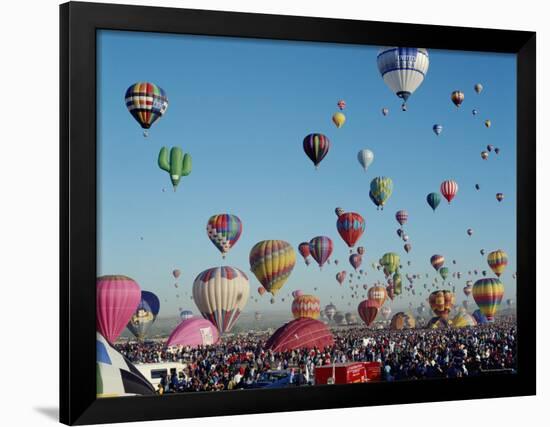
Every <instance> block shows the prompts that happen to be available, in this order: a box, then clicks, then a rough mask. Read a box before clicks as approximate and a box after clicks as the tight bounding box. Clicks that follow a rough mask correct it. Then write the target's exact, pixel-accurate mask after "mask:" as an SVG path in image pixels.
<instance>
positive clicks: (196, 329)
mask: <svg viewBox="0 0 550 427" xmlns="http://www.w3.org/2000/svg"><path fill="white" fill-rule="evenodd" d="M219 339H220V334H219V332H218V329H217V328H216V326H214V324H213V323H212V322H210V321H209V320H206V319H203V318H201V317H191V318H189V319H186V320H183V321H182V322H181V323H180V324H179V325H178V326H176V328H175V329H174V330H173V331H172V333H171V334H170V336H169V337H168V340H167V341H166V347H172V346H178V345H182V346H186V347H187V346H189V347H198V346H204V345H214V344H216V343H217V342H218V341H219Z"/></svg>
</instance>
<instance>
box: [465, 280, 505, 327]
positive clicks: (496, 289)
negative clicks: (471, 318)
mask: <svg viewBox="0 0 550 427" xmlns="http://www.w3.org/2000/svg"><path fill="white" fill-rule="evenodd" d="M472 295H473V297H474V301H475V302H476V304H477V305H478V307H479V310H480V311H481V313H482V314H483V315H484V316H485V317H486V318H487V320H488V321H489V322H491V321H492V320H493V319H494V317H495V313H496V312H497V310H498V308H499V307H500V303H501V301H502V297H503V296H504V285H503V284H502V282H501V281H500V280H498V279H494V278H487V279H479V280H478V281H477V282H476V283H475V284H474V287H473V289H472Z"/></svg>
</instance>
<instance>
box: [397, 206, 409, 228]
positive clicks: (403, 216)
mask: <svg viewBox="0 0 550 427" xmlns="http://www.w3.org/2000/svg"><path fill="white" fill-rule="evenodd" d="M395 219H396V220H397V222H398V223H399V225H401V226H403V225H405V223H406V222H407V220H408V219H409V213H408V212H407V211H405V210H400V211H397V212H396V213H395Z"/></svg>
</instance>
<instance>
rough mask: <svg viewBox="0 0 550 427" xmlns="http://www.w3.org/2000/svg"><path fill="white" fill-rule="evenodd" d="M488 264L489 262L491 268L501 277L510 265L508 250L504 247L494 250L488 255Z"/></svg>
mask: <svg viewBox="0 0 550 427" xmlns="http://www.w3.org/2000/svg"><path fill="white" fill-rule="evenodd" d="M487 264H489V267H491V270H493V272H494V273H495V274H496V275H497V276H498V277H500V275H501V274H502V273H504V270H505V269H506V266H507V265H508V255H506V252H504V251H503V250H502V249H498V250H496V251H493V252H491V253H490V254H489V255H487Z"/></svg>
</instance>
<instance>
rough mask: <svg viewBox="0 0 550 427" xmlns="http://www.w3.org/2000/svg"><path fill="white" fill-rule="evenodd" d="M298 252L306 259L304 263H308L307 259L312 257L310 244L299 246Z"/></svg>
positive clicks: (303, 243) (304, 243) (305, 243)
mask: <svg viewBox="0 0 550 427" xmlns="http://www.w3.org/2000/svg"><path fill="white" fill-rule="evenodd" d="M298 252H300V255H302V258H304V261H307V257H308V256H309V255H310V252H309V242H302V243H300V244H299V245H298Z"/></svg>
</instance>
